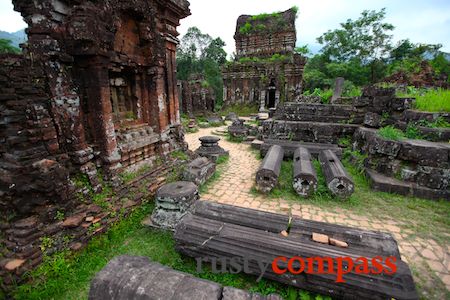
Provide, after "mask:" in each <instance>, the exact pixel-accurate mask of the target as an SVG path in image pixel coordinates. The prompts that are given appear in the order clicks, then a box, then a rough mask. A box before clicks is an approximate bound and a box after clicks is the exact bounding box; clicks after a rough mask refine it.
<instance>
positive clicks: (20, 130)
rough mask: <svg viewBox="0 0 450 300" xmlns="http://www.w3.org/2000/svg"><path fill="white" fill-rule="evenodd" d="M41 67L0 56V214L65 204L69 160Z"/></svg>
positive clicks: (22, 59) (24, 59) (14, 56)
mask: <svg viewBox="0 0 450 300" xmlns="http://www.w3.org/2000/svg"><path fill="white" fill-rule="evenodd" d="M47 88H48V87H47V80H46V77H45V73H44V71H43V68H42V65H41V64H40V63H39V62H32V61H31V60H29V59H26V58H24V57H22V56H21V55H2V56H0V94H1V96H0V141H1V143H0V172H1V176H0V195H1V197H0V199H1V200H0V210H1V211H2V212H6V211H7V212H8V213H10V214H12V215H20V214H26V213H27V212H28V211H30V210H31V209H32V208H33V207H34V206H36V205H39V206H44V205H46V204H47V203H48V202H50V200H51V199H59V201H61V202H65V201H67V199H68V194H69V193H70V187H69V186H68V185H67V184H66V182H67V178H68V175H69V171H68V168H67V166H68V164H69V157H68V155H67V153H65V151H64V149H61V147H60V145H59V141H58V136H57V128H56V124H55V122H54V119H53V115H52V110H51V106H50V105H51V103H50V96H49V94H48V92H47Z"/></svg>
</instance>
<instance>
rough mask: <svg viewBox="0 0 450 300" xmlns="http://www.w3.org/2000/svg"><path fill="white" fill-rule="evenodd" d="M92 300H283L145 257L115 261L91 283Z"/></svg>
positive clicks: (128, 257)
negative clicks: (177, 268)
mask: <svg viewBox="0 0 450 300" xmlns="http://www.w3.org/2000/svg"><path fill="white" fill-rule="evenodd" d="M88 299H89V300H99V299H109V300H122V299H173V300H175V299H176V300H191V299H195V300H219V299H222V300H239V299H261V300H281V299H282V298H281V297H280V296H278V295H275V294H272V295H269V296H262V295H260V294H257V293H250V292H247V291H245V290H240V289H236V288H232V287H222V286H221V285H220V284H218V283H216V282H213V281H209V280H205V279H200V278H196V277H194V276H192V275H191V274H188V273H184V272H180V271H175V270H173V269H171V268H169V267H166V266H164V265H161V264H159V263H156V262H151V261H150V260H149V259H148V258H147V257H144V256H129V255H122V256H118V257H115V258H113V259H112V260H111V261H110V262H109V263H108V264H107V265H106V266H105V267H104V268H103V269H102V270H101V271H100V272H98V273H97V275H96V276H95V278H94V279H93V280H92V282H91V287H90V290H89V298H88Z"/></svg>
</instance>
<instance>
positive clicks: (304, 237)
mask: <svg viewBox="0 0 450 300" xmlns="http://www.w3.org/2000/svg"><path fill="white" fill-rule="evenodd" d="M205 202H206V203H205ZM210 203H211V204H210ZM202 204H203V205H202ZM200 206H203V208H201V207H200ZM212 207H216V208H217V209H213V208H212ZM273 215H277V214H269V213H265V212H261V211H258V210H253V209H248V208H241V207H236V206H231V205H224V204H219V203H212V202H209V201H197V202H196V203H195V204H194V206H193V207H191V209H190V213H188V214H186V215H185V216H184V217H183V219H182V220H181V221H180V223H179V224H178V226H177V227H176V229H175V241H176V249H177V250H178V251H180V252H181V253H182V254H185V255H188V256H191V257H194V258H202V259H203V261H204V260H206V261H210V262H211V261H213V259H214V258H215V259H228V260H230V259H231V258H234V259H233V261H234V262H236V263H237V264H238V265H239V266H241V267H242V266H245V265H246V266H247V269H248V271H249V272H250V273H251V274H253V275H256V276H261V275H262V276H263V277H265V278H267V279H270V280H274V281H278V282H281V283H283V284H287V285H291V286H294V287H296V288H300V289H306V290H310V291H312V292H315V293H320V294H323V295H329V296H331V297H333V299H380V300H381V299H398V300H400V299H405V300H406V299H411V300H412V299H418V295H417V292H416V289H415V285H414V280H413V277H412V274H411V271H410V269H409V267H408V265H407V264H406V263H405V262H404V261H402V260H401V257H400V255H399V252H398V247H397V245H396V242H395V240H393V238H392V236H390V235H389V234H386V233H381V232H374V231H366V230H360V229H358V228H350V227H345V226H339V225H334V224H328V223H323V222H314V221H308V220H304V219H299V221H300V223H292V227H291V230H290V233H289V235H287V236H283V235H282V234H281V233H280V231H279V230H280V229H282V228H283V227H277V225H278V224H279V225H284V228H286V226H288V219H289V218H288V216H284V215H278V217H277V216H273ZM283 217H285V221H286V222H285V223H284V224H283V223H280V222H279V221H280V220H281V219H282V218H283ZM273 221H275V223H276V225H275V226H273V223H274V222H273ZM294 222H295V216H294ZM302 222H304V223H303V224H301V223H302ZM308 223H309V224H310V225H311V226H312V227H311V226H309V225H308ZM272 226H273V227H272ZM274 229H275V230H274ZM323 230H325V231H323ZM314 233H321V234H327V235H328V236H329V238H332V239H338V240H340V241H343V242H346V243H347V244H348V248H341V247H338V246H334V245H330V244H321V243H317V242H315V241H314V240H313V239H312V234H314ZM389 236H390V239H389ZM369 237H370V238H369ZM363 240H364V242H363ZM385 245H389V246H388V247H385ZM280 256H284V257H286V260H283V259H281V260H278V261H276V262H275V265H276V266H278V267H279V268H280V270H281V272H282V274H277V273H275V271H276V269H275V268H273V264H272V263H273V261H274V259H275V258H277V257H280ZM389 256H390V262H394V263H395V266H396V271H395V272H391V271H392V270H391V269H390V266H389V263H388V262H387V257H389ZM374 257H382V258H383V260H378V259H377V260H378V262H379V263H380V264H378V262H376V261H374V260H373V258H374ZM244 258H247V260H246V261H244ZM291 258H293V259H292V260H291V261H290V262H289V261H288V260H290V259H291ZM300 258H301V260H302V261H303V264H302V262H301V261H300ZM344 258H345V259H344ZM343 261H344V262H343ZM350 261H354V263H351V262H350ZM363 261H366V262H367V268H368V269H367V274H366V273H364V271H363V273H361V271H360V270H361V269H360V267H361V266H363V265H364V263H363V264H361V262H363ZM289 263H290V264H291V267H292V271H293V272H289V270H287V269H288V267H289ZM263 264H264V265H268V268H267V269H266V270H265V272H264V273H263V272H261V269H260V267H259V266H260V265H263ZM321 265H322V266H323V268H322V272H318V270H319V269H320V266H321ZM350 265H352V267H350ZM356 265H358V268H356ZM381 265H382V266H381ZM378 266H381V267H382V268H383V269H384V270H385V271H384V272H383V271H381V273H377V271H376V269H377V268H378ZM339 269H340V270H341V271H343V272H344V273H345V274H344V275H343V276H342V279H343V280H344V281H345V282H337V273H342V272H340V271H338V270H339ZM283 270H285V271H286V272H283ZM298 270H301V271H298ZM310 270H311V271H310ZM369 270H373V272H370V271H369ZM297 271H298V273H295V272H297Z"/></svg>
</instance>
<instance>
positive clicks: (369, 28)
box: [317, 8, 394, 82]
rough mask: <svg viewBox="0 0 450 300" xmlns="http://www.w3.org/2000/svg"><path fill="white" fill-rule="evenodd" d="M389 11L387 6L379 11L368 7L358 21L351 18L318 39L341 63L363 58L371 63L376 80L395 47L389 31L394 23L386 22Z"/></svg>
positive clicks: (373, 79) (363, 60) (331, 55)
mask: <svg viewBox="0 0 450 300" xmlns="http://www.w3.org/2000/svg"><path fill="white" fill-rule="evenodd" d="M385 14H386V10H385V9H384V8H383V9H381V10H380V11H379V12H376V11H368V10H365V11H363V12H362V13H361V17H360V18H358V19H357V20H355V21H353V20H351V19H348V20H347V21H346V22H345V23H341V28H339V29H335V30H328V31H327V32H326V33H324V34H323V35H322V36H320V37H319V38H317V41H318V42H319V43H320V44H324V47H323V48H322V50H321V52H322V53H323V54H324V55H326V56H328V57H329V58H330V59H331V60H333V61H337V62H348V61H350V60H351V59H358V60H360V61H361V63H362V64H363V65H368V66H370V70H371V80H372V82H375V81H376V79H377V78H376V77H377V75H378V74H377V73H379V69H380V67H381V64H383V59H384V58H386V56H387V54H389V51H390V50H391V49H392V46H391V40H392V35H390V34H388V32H390V31H392V30H393V29H394V26H393V25H391V24H389V23H384V22H383V19H384V17H385Z"/></svg>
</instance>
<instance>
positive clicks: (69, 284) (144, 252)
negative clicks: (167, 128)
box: [14, 160, 330, 300]
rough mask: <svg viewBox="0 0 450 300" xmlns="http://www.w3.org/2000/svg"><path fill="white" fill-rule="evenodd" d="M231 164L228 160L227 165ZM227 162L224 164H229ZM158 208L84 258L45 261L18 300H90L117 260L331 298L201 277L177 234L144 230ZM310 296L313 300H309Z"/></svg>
mask: <svg viewBox="0 0 450 300" xmlns="http://www.w3.org/2000/svg"><path fill="white" fill-rule="evenodd" d="M224 162H226V160H225V161H224ZM224 162H222V164H223V163H224ZM152 209H153V204H149V203H146V204H144V205H142V206H141V207H139V208H137V209H136V210H135V211H134V212H133V213H131V214H130V216H128V217H127V218H126V219H123V220H121V221H120V222H118V223H117V224H116V225H114V226H113V227H111V228H110V230H108V231H107V232H106V233H105V234H103V235H102V236H99V237H96V238H94V239H93V240H92V241H91V242H90V243H89V245H88V246H87V247H86V248H85V249H83V250H82V251H81V252H79V253H75V254H71V253H69V252H67V251H66V252H59V253H56V254H54V255H52V256H47V257H45V261H44V263H43V264H42V265H41V266H40V267H38V268H37V269H36V270H35V271H32V272H31V273H29V274H28V275H27V276H28V279H29V280H30V282H29V283H27V284H24V285H21V286H18V287H17V288H16V289H15V291H14V297H15V298H16V299H30V300H32V299H64V300H71V299H74V300H75V299H76V300H78V299H87V296H88V292H89V285H90V281H91V280H92V278H93V277H94V276H95V274H96V273H97V272H98V271H100V270H101V269H102V268H103V267H104V266H105V265H106V264H107V262H108V261H109V260H111V259H112V258H113V257H115V256H117V255H123V254H128V255H141V256H147V257H149V258H150V259H151V260H153V261H157V262H160V263H162V264H164V265H167V266H169V267H172V268H174V269H176V270H179V271H183V272H188V273H191V274H193V275H194V276H196V277H200V278H203V279H207V280H212V281H215V282H218V283H220V284H222V285H224V286H233V287H236V288H241V289H248V290H251V291H253V292H258V293H262V294H264V295H267V294H270V293H278V294H280V295H282V296H283V297H284V298H285V299H293V300H295V299H317V300H319V299H330V298H329V297H322V296H317V295H314V294H310V293H308V292H305V291H300V290H298V289H295V288H292V287H287V286H285V285H282V284H279V283H276V282H273V281H270V280H266V279H262V280H261V281H260V282H259V283H257V282H256V277H254V276H250V275H245V274H229V273H225V274H214V273H212V272H211V270H210V268H209V267H208V266H203V270H202V272H201V273H197V271H196V263H195V260H193V259H192V258H189V257H184V256H182V255H180V254H179V253H178V252H176V251H175V247H174V246H175V241H174V239H173V235H172V233H171V232H166V231H159V230H154V229H149V228H146V227H143V226H142V225H141V221H142V220H143V218H145V217H146V216H148V215H149V214H150V213H151V211H152ZM305 296H307V297H310V298H304V297H305Z"/></svg>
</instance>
